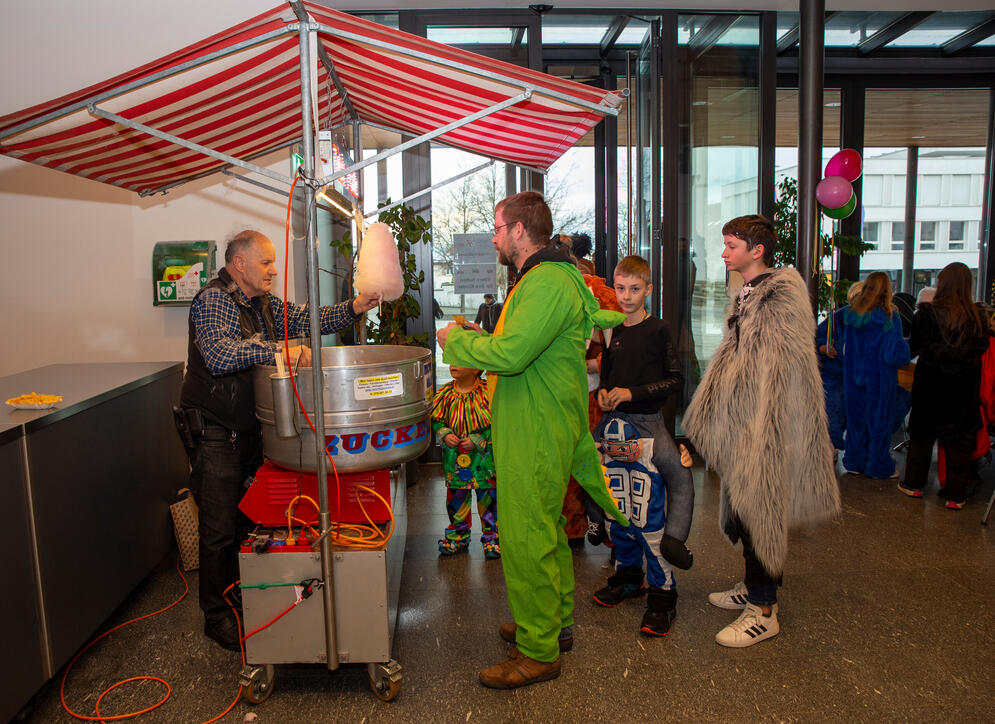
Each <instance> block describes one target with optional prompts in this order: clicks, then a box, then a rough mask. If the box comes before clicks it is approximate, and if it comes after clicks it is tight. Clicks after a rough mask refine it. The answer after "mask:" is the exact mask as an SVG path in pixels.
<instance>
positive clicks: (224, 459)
mask: <svg viewBox="0 0 995 724" xmlns="http://www.w3.org/2000/svg"><path fill="white" fill-rule="evenodd" d="M191 460H192V470H191V472H190V489H191V490H192V491H193V494H194V498H195V499H196V501H197V505H198V507H199V508H200V527H199V531H200V609H201V610H202V611H203V612H204V619H205V620H206V621H207V622H208V623H216V622H218V621H220V620H222V619H224V618H225V617H227V616H230V615H231V608H230V607H229V606H228V604H227V603H226V602H225V600H224V597H223V595H222V594H223V593H224V591H225V589H226V588H227V587H228V586H230V585H231V584H232V583H234V582H235V581H236V580H237V579H238V547H239V544H240V543H241V542H242V540H243V539H244V537H245V535H246V534H247V533H248V532H249V531H250V530H251V529H252V522H251V521H250V520H249V519H248V518H246V517H245V515H243V514H242V512H241V511H240V510H239V509H238V501H239V500H241V498H242V494H243V493H244V492H245V483H246V480H247V479H248V478H251V477H252V476H254V475H255V474H256V471H257V470H258V469H259V466H260V465H262V464H263V448H262V439H261V437H260V435H259V431H258V430H253V431H249V432H245V433H243V432H239V433H233V432H231V431H230V430H227V429H225V428H223V427H221V426H220V425H214V424H210V423H205V424H204V435H203V437H202V438H201V439H200V441H199V444H198V445H197V448H196V449H195V450H194V453H193V455H192V458H191Z"/></svg>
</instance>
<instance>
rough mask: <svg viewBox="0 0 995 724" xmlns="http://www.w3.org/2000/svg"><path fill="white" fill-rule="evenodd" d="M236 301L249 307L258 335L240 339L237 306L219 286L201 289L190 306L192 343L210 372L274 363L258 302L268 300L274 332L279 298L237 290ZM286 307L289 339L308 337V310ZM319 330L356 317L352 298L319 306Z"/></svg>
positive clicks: (341, 325)
mask: <svg viewBox="0 0 995 724" xmlns="http://www.w3.org/2000/svg"><path fill="white" fill-rule="evenodd" d="M238 294H239V304H242V305H244V306H247V307H250V308H252V310H253V311H255V313H256V318H257V319H258V320H259V327H260V329H262V330H263V331H262V333H261V334H254V335H253V336H252V337H249V338H248V339H242V327H241V325H240V324H239V321H238V308H237V307H236V306H235V303H234V302H233V301H232V298H231V296H229V294H228V293H227V292H226V291H224V290H223V289H214V288H210V289H205V290H204V291H203V292H201V293H200V294H198V295H197V296H196V297H195V298H194V300H193V304H191V305H190V320H191V321H192V322H193V327H194V330H195V331H196V337H195V343H196V345H197V349H199V350H200V353H201V354H202V355H203V356H204V362H205V363H206V364H207V369H208V371H209V372H210V373H211V374H212V375H223V374H227V373H229V372H237V371H238V370H244V369H246V368H248V367H251V366H252V365H257V364H264V365H266V364H268V365H271V364H275V359H274V357H275V349H276V346H275V341H276V340H272V341H267V340H268V335H267V333H266V324H265V322H264V321H263V315H262V304H263V303H264V300H266V299H268V300H269V303H270V306H271V307H272V309H273V318H274V319H275V320H276V329H277V334H280V333H281V332H282V331H283V308H284V303H283V300H282V299H279V298H278V297H276V296H274V295H272V294H266V295H264V296H262V297H255V298H253V299H251V300H250V299H249V298H248V297H247V296H245V293H244V292H243V291H242V290H241V289H239V292H238ZM286 307H287V327H288V336H289V337H290V338H291V339H294V338H296V337H305V336H308V335H309V334H310V333H311V332H310V330H311V325H310V320H309V317H308V315H309V312H308V307H307V305H306V304H304V305H301V304H294V303H293V302H290V303H288V304H287V305H286ZM320 319H321V333H322V334H332V333H333V332H338V331H340V330H342V329H346V328H347V327H351V326H352V324H353V323H354V322H355V321H356V320H357V319H359V316H357V315H356V314H354V313H353V311H352V300H351V299H347V300H346V301H344V302H339V303H338V304H335V305H332V306H327V307H321V309H320Z"/></svg>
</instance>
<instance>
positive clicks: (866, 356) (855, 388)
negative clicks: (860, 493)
mask: <svg viewBox="0 0 995 724" xmlns="http://www.w3.org/2000/svg"><path fill="white" fill-rule="evenodd" d="M840 311H842V312H843V326H842V328H841V329H840V330H839V331H841V332H842V334H841V335H840V337H841V338H842V342H843V350H844V354H843V380H844V404H845V406H846V451H845V452H844V454H843V466H844V467H845V468H846V469H847V470H849V471H850V472H854V473H860V474H863V475H866V476H867V477H869V478H888V477H891V476H892V475H894V474H895V461H894V459H893V458H892V457H891V435H892V430H893V429H894V424H895V419H896V416H897V413H898V409H897V397H898V396H897V394H896V389H897V387H898V381H897V378H898V375H897V370H898V368H899V367H902V366H904V365H907V364H908V363H909V343H908V342H906V341H905V339H904V338H903V337H902V324H901V321H900V319H899V316H898V315H897V314H893V315H892V316H891V317H889V316H888V315H886V314H885V312H884V310H883V309H882V308H880V307H877V308H875V309H872V310H871V311H869V312H865V313H864V314H855V313H854V311H853V310H852V309H851V308H849V307H847V308H845V309H843V310H840Z"/></svg>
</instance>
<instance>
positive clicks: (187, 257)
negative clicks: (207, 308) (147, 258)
mask: <svg viewBox="0 0 995 724" xmlns="http://www.w3.org/2000/svg"><path fill="white" fill-rule="evenodd" d="M216 253H217V244H216V243H215V242H214V241H160V242H157V243H156V245H155V247H154V248H153V249H152V305H153V306H156V307H162V306H182V305H185V304H190V302H191V300H193V298H194V296H196V294H197V292H199V291H200V289H201V287H203V286H204V285H205V284H207V282H208V281H209V280H210V279H212V278H213V277H214V275H215V274H216V272H217V264H216V261H215V256H216Z"/></svg>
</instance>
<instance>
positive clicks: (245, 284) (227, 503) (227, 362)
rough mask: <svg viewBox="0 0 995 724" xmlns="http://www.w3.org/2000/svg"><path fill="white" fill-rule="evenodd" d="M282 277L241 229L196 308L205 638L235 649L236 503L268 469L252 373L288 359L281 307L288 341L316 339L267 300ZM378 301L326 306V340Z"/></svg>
mask: <svg viewBox="0 0 995 724" xmlns="http://www.w3.org/2000/svg"><path fill="white" fill-rule="evenodd" d="M276 275H277V271H276V249H275V248H274V246H273V242H271V241H270V240H269V239H267V238H266V237H265V236H263V235H262V234H260V233H259V232H256V231H242V232H240V233H238V234H236V235H235V236H234V237H232V238H231V240H230V241H229V242H228V247H227V248H226V250H225V266H224V268H223V269H222V270H221V271H220V272H218V276H217V277H216V278H214V279H212V280H211V281H210V282H208V283H207V285H205V287H204V288H203V289H202V290H201V291H200V293H198V294H197V296H196V297H194V300H193V303H192V304H191V305H190V322H189V342H188V350H187V371H186V376H185V377H184V380H183V394H182V398H181V400H182V402H181V404H182V406H183V411H184V416H185V417H186V423H187V426H188V429H189V430H190V431H191V432H192V433H193V447H192V448H191V449H190V451H189V452H190V462H191V468H192V469H191V473H190V489H191V490H192V491H193V493H194V496H195V497H196V499H197V504H198V506H199V507H200V607H201V610H202V611H203V612H204V633H205V634H206V635H207V636H209V637H210V638H212V639H214V640H215V641H217V642H218V643H219V644H220V645H221V646H223V647H225V648H227V649H231V650H233V651H238V650H239V633H238V627H237V625H236V623H235V619H234V617H233V616H232V615H231V609H230V608H229V607H228V605H227V603H226V602H225V601H224V598H223V593H224V590H225V588H227V587H228V585H229V584H231V583H232V582H233V581H235V579H236V578H237V553H238V544H239V541H240V540H241V538H242V537H243V535H242V534H243V533H244V532H247V530H248V525H247V523H248V519H247V518H245V517H244V516H243V515H242V514H241V513H240V512H239V511H238V501H239V499H240V498H241V496H242V492H243V487H244V484H245V481H246V480H247V479H249V478H251V477H252V476H253V475H255V472H256V470H257V469H258V468H259V466H260V465H262V462H263V454H262V440H261V437H260V432H259V422H258V421H257V420H256V403H255V395H254V392H253V385H252V368H253V366H254V365H257V364H269V365H271V364H274V359H275V356H276V354H283V352H282V347H281V346H280V344H279V343H280V341H281V340H282V339H283V336H284V335H283V315H284V311H285V310H286V314H287V327H288V330H287V335H288V337H290V338H297V337H304V336H308V335H309V334H310V324H309V311H308V307H307V306H306V305H299V304H294V303H293V302H286V303H285V302H284V301H283V300H281V299H279V298H277V297H275V296H274V295H273V294H271V293H270V290H271V289H272V287H273V280H274V279H275V278H276ZM380 301H381V299H380V297H379V296H374V295H369V294H360V295H359V296H357V297H356V298H355V299H352V300H347V301H344V302H340V303H338V304H335V305H333V306H327V307H322V308H321V309H320V315H319V316H320V320H321V332H322V334H331V333H333V332H338V331H339V330H342V329H346V328H348V327H351V326H352V325H353V324H355V323H356V322H357V321H358V320H359V319H360V318H361V317H362V315H363V314H365V313H366V312H368V311H369V310H371V309H373V308H374V307H376V306H377V305H378V304H379V303H380ZM291 360H292V362H294V364H296V365H299V366H309V365H310V363H311V358H310V351H309V350H308V349H307V348H306V347H301V346H297V347H294V348H292V349H291Z"/></svg>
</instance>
